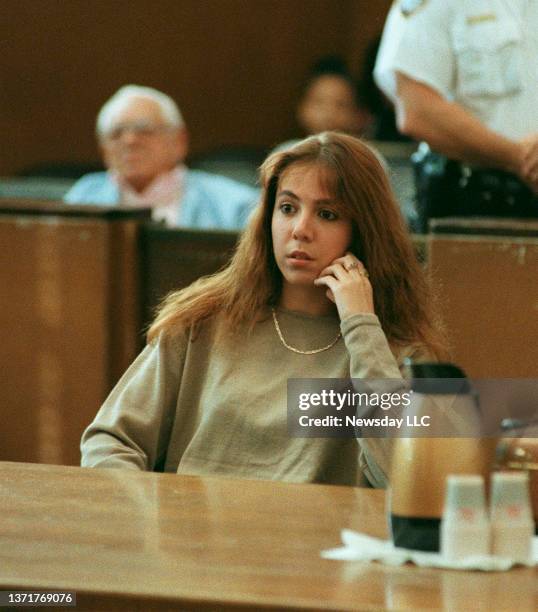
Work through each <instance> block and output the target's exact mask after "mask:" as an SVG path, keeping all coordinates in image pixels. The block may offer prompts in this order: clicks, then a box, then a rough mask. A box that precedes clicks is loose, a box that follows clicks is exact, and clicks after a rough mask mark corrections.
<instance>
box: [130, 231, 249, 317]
mask: <svg viewBox="0 0 538 612" xmlns="http://www.w3.org/2000/svg"><path fill="white" fill-rule="evenodd" d="M238 237H239V234H238V233H237V232H231V231H206V230H191V229H182V228H166V227H164V226H162V225H159V224H155V223H147V224H144V225H143V226H142V227H141V232H140V246H139V248H140V285H141V298H140V299H141V309H142V312H143V320H144V323H145V327H146V326H147V325H148V324H149V323H150V322H151V320H152V319H153V316H154V313H155V309H156V307H157V306H158V304H159V303H160V301H161V300H162V298H164V297H165V296H166V295H167V294H168V293H169V292H171V291H174V290H176V289H182V288H183V287H187V286H188V285H190V284H191V283H192V282H193V281H195V280H196V279H198V278H200V277H201V276H205V275H206V274H213V273H214V272H216V271H217V270H219V269H220V268H222V266H224V265H225V264H226V263H227V262H228V260H229V259H230V257H231V255H232V253H233V249H234V247H235V245H236V243H237V240H238Z"/></svg>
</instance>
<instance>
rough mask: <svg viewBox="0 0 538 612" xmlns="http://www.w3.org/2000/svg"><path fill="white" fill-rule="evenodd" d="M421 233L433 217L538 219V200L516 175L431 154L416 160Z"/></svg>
mask: <svg viewBox="0 0 538 612" xmlns="http://www.w3.org/2000/svg"><path fill="white" fill-rule="evenodd" d="M412 161H413V166H414V170H415V182H416V189H417V215H418V223H417V225H418V229H419V231H426V229H427V221H428V219H429V218H432V217H447V216H458V217H460V216H463V217H467V216H481V217H516V218H536V217H538V197H537V196H536V195H535V194H534V193H533V192H532V190H531V189H530V188H529V187H527V185H526V184H525V183H523V181H521V180H520V179H519V178H518V177H517V176H515V175H513V174H510V173H508V172H503V171H501V170H490V169H482V168H473V167H471V166H468V165H466V164H462V163H460V162H457V161H453V160H447V159H446V158H444V157H442V156H440V155H437V154H436V153H433V152H431V151H429V152H427V153H423V152H422V153H420V152H419V153H418V154H415V155H414V157H413V160H412Z"/></svg>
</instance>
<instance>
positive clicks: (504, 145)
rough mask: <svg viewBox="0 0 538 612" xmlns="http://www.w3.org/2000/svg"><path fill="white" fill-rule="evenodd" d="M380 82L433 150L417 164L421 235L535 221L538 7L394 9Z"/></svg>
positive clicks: (466, 0)
mask: <svg viewBox="0 0 538 612" xmlns="http://www.w3.org/2000/svg"><path fill="white" fill-rule="evenodd" d="M375 78H376V81H377V83H378V85H379V86H380V87H381V89H382V90H383V91H384V92H385V93H386V94H387V95H388V96H389V97H390V98H391V99H392V100H393V101H394V102H395V105H396V111H397V118H398V126H399V128H400V130H401V131H402V132H404V133H405V134H407V135H409V136H411V137H412V138H414V139H416V140H422V141H425V142H426V143H427V145H428V146H429V150H428V148H426V150H427V152H426V153H425V152H424V151H425V148H424V147H422V148H421V149H419V153H418V154H416V157H415V162H417V164H418V166H417V168H416V169H418V171H417V174H416V176H417V178H418V179H419V180H418V182H417V196H418V207H419V213H420V214H421V216H422V220H423V223H422V229H425V222H426V219H427V218H428V217H432V216H446V215H489V216H512V217H513V216H516V217H537V216H538V197H537V194H538V0H396V1H395V2H394V3H393V5H392V7H391V10H390V12H389V16H388V18H387V23H386V25H385V30H384V33H383V39H382V42H381V47H380V51H379V55H378V60H377V63H376V68H375ZM430 151H433V152H436V153H437V154H442V156H443V157H440V156H439V155H435V154H432V153H430Z"/></svg>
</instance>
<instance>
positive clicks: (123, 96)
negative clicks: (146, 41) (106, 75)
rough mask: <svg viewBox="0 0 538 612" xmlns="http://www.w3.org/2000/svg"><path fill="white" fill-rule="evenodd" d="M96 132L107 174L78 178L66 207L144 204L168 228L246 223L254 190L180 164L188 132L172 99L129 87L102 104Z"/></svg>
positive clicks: (255, 194) (230, 226)
mask: <svg viewBox="0 0 538 612" xmlns="http://www.w3.org/2000/svg"><path fill="white" fill-rule="evenodd" d="M96 131H97V138H98V141H99V146H100V149H101V152H102V155H103V159H104V162H105V165H106V167H107V172H96V173H91V174H87V175H85V176H83V177H82V178H81V179H80V180H79V181H77V183H75V185H73V187H72V188H71V189H70V190H69V192H68V193H67V194H66V195H65V198H64V200H65V201H66V202H67V203H70V204H100V205H109V206H111V205H116V204H122V205H127V206H133V207H146V206H149V207H151V208H152V218H153V219H154V220H156V221H161V222H164V223H166V225H169V226H183V227H194V228H204V229H205V228H219V229H239V228H241V227H243V225H244V224H245V222H246V220H247V218H248V215H249V212H250V211H251V209H252V208H253V206H254V205H255V203H256V201H257V198H258V191H257V190H256V189H253V188H252V187H249V186H247V185H244V184H242V183H239V182H237V181H234V180H232V179H229V178H227V177H223V176H220V175H215V174H208V173H206V172H201V171H198V170H189V169H188V168H187V167H186V166H185V165H184V160H185V158H186V156H187V151H188V135H187V130H186V127H185V123H184V121H183V118H182V116H181V113H180V111H179V109H178V107H177V105H176V104H175V102H174V101H173V100H172V99H171V98H170V97H169V96H167V95H165V94H164V93H162V92H160V91H157V90H156V89H152V88H150V87H140V86H137V85H126V86H124V87H122V88H121V89H119V90H118V91H117V92H116V93H115V94H114V95H113V96H112V98H110V100H108V101H107V102H106V103H105V105H104V106H103V107H102V109H101V111H100V112H99V115H98V117H97V126H96Z"/></svg>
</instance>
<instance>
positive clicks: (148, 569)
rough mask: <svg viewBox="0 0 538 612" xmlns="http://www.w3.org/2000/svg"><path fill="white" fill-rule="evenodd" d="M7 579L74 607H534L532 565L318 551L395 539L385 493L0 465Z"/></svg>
mask: <svg viewBox="0 0 538 612" xmlns="http://www.w3.org/2000/svg"><path fill="white" fill-rule="evenodd" d="M0 488H1V500H2V502H1V503H2V516H3V520H2V522H1V523H0V534H1V537H2V547H0V588H1V589H7V588H8V587H11V588H19V589H30V588H31V589H64V590H65V589H69V590H74V591H76V592H77V598H78V605H77V610H88V609H94V610H96V609H98V610H120V609H121V610H138V609H140V610H153V609H155V610H156V609H159V610H164V609H169V610H171V609H173V610H198V609H205V610H224V609H225V610H236V609H250V610H285V609H288V610H335V611H336V610H339V611H342V610H384V609H387V610H419V609H444V610H469V609H473V610H519V611H530V610H535V609H536V605H537V604H538V600H537V588H538V587H537V585H538V581H537V580H536V578H537V572H536V571H535V570H533V569H515V570H512V571H510V572H506V573H495V574H486V573H478V572H449V571H441V570H431V569H429V570H427V569H418V568H416V567H411V566H406V567H399V568H393V567H385V566H382V565H379V564H367V563H359V562H354V563H352V562H339V561H330V560H325V559H322V558H320V551H322V550H324V549H327V548H331V547H335V546H338V545H339V543H340V530H341V529H342V528H345V527H347V528H351V529H355V530H360V531H363V532H365V533H368V534H371V535H374V536H378V537H386V535H387V531H386V521H385V515H384V493H383V492H381V491H374V490H368V489H357V488H351V487H336V486H325V485H294V484H284V483H277V482H264V481H247V480H244V481H240V480H227V479H220V478H198V477H188V476H177V475H170V474H165V475H163V474H148V473H137V472H130V471H120V470H97V469H93V470H92V469H81V468H69V467H59V466H38V465H29V464H14V463H0Z"/></svg>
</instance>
